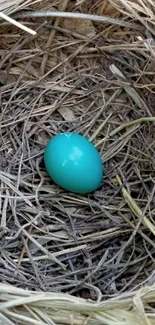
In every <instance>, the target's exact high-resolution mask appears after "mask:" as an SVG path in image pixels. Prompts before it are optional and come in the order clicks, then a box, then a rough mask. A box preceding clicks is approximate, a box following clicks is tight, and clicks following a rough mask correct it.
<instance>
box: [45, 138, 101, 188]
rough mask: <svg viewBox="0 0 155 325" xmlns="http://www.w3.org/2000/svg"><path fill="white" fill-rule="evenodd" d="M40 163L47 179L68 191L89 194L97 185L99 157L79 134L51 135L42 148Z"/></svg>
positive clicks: (94, 149) (99, 168)
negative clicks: (42, 155) (45, 171)
mask: <svg viewBox="0 0 155 325" xmlns="http://www.w3.org/2000/svg"><path fill="white" fill-rule="evenodd" d="M44 162H45V167H46V170H47V172H48V174H49V176H50V177H51V179H52V180H53V181H54V182H55V183H56V184H57V185H59V186H60V187H62V188H64V189H66V190H68V191H71V192H74V193H89V192H93V191H95V190H96V189H97V188H98V187H99V186H100V185H101V182H102V177H103V165H102V161H101V157H100V155H99V152H98V151H97V149H96V148H95V147H94V145H93V144H92V143H91V142H90V141H89V140H87V139H86V138H85V137H83V136H82V135H79V134H76V133H69V132H68V133H61V134H58V135H56V136H54V137H53V138H52V139H51V140H50V141H49V143H48V144H47V147H46V149H45V153H44Z"/></svg>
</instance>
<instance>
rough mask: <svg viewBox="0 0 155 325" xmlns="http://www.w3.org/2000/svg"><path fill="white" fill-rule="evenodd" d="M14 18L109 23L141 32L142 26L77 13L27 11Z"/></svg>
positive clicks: (105, 17)
mask: <svg viewBox="0 0 155 325" xmlns="http://www.w3.org/2000/svg"><path fill="white" fill-rule="evenodd" d="M13 17H14V18H29V17H36V18H39V17H60V18H78V19H88V20H92V21H98V22H101V23H110V24H114V25H119V26H123V27H128V28H133V29H138V30H141V29H142V26H141V25H139V24H133V23H130V22H126V21H124V20H121V19H117V18H111V17H108V16H99V15H90V14H83V13H77V12H61V11H50V10H49V11H33V12H32V11H27V12H21V13H18V14H15V15H13Z"/></svg>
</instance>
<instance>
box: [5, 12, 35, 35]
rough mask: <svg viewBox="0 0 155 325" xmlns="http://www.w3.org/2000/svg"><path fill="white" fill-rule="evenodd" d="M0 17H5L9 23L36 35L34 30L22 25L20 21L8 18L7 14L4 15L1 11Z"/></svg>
mask: <svg viewBox="0 0 155 325" xmlns="http://www.w3.org/2000/svg"><path fill="white" fill-rule="evenodd" d="M0 17H1V18H3V19H5V20H6V21H8V22H9V23H11V24H13V25H15V26H17V27H19V28H21V29H23V30H24V31H25V32H27V33H30V34H32V35H36V32H35V31H34V30H32V29H31V28H29V27H26V26H24V25H22V24H21V23H19V22H18V21H16V20H14V19H13V18H10V17H9V16H7V15H5V14H4V13H3V12H0Z"/></svg>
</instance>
